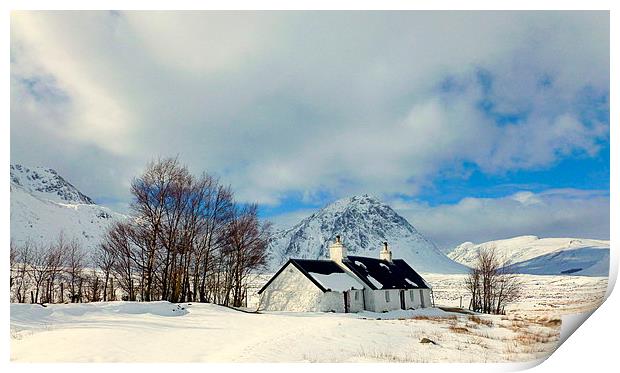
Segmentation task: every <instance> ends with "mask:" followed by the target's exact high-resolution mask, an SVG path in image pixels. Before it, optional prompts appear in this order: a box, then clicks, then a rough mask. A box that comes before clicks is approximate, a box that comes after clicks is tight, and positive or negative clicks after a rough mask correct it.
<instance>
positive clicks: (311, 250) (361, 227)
mask: <svg viewBox="0 0 620 373" xmlns="http://www.w3.org/2000/svg"><path fill="white" fill-rule="evenodd" d="M336 235H340V236H341V238H342V241H343V243H344V245H345V247H346V249H347V252H348V253H349V254H350V255H360V256H370V257H378V255H379V250H380V248H381V243H382V242H385V241H387V242H388V243H389V245H390V247H391V250H392V252H393V255H394V258H402V259H405V260H406V261H407V262H408V263H409V264H410V265H411V266H412V267H413V268H415V269H416V270H417V271H421V272H436V273H464V272H465V271H466V270H467V268H466V267H465V266H463V265H461V264H459V263H456V262H454V261H452V260H450V259H449V258H448V257H447V256H446V255H445V254H443V253H442V252H441V251H440V250H439V249H438V248H437V247H436V246H435V244H433V243H432V242H431V241H430V240H428V239H427V238H425V237H424V236H423V235H422V234H420V233H419V232H418V231H417V230H416V229H415V228H414V227H413V226H412V225H411V224H410V223H409V222H408V221H407V220H406V219H405V218H403V217H402V216H400V215H398V214H397V213H396V212H395V211H394V210H393V209H392V208H391V207H390V206H388V205H386V204H384V203H382V202H381V201H379V200H378V199H377V198H374V197H371V196H369V195H366V194H365V195H361V196H354V197H350V198H344V199H341V200H338V201H336V202H334V203H332V204H330V205H328V206H326V207H324V208H322V209H320V210H319V211H317V212H315V213H314V214H312V215H310V216H308V217H306V218H305V219H303V220H301V221H300V222H299V223H297V224H295V225H294V226H293V227H291V228H289V229H285V230H282V231H279V232H276V233H275V234H274V235H273V236H272V237H271V242H270V245H269V251H270V254H271V258H272V260H271V267H272V269H273V268H277V267H278V266H280V265H281V264H282V263H284V262H286V261H287V260H288V259H289V258H302V259H327V258H328V253H329V250H328V248H329V245H330V243H331V242H332V241H333V240H334V239H335V238H336Z"/></svg>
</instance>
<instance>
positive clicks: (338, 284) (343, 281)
mask: <svg viewBox="0 0 620 373" xmlns="http://www.w3.org/2000/svg"><path fill="white" fill-rule="evenodd" d="M308 273H309V274H310V276H312V277H314V279H315V280H317V281H318V282H320V283H321V285H323V287H324V288H325V289H327V290H331V291H345V290H351V289H360V290H361V289H364V285H362V284H360V283H359V282H358V281H356V280H355V279H354V278H353V277H351V276H349V275H348V274H346V273H344V272H343V273H331V274H329V275H324V274H321V273H315V272H308Z"/></svg>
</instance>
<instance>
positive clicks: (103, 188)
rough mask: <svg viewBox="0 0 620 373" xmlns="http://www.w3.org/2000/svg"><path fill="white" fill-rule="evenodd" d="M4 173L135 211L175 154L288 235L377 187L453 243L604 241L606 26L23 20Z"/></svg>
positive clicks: (601, 17)
mask: <svg viewBox="0 0 620 373" xmlns="http://www.w3.org/2000/svg"><path fill="white" fill-rule="evenodd" d="M11 26H12V29H11V30H12V31H11V162H14V163H23V164H26V165H32V166H34V165H43V166H48V167H53V168H55V169H57V170H58V171H59V172H60V173H61V174H62V175H65V176H66V177H67V178H68V179H69V180H71V181H72V182H73V183H74V184H75V185H77V186H78V187H79V188H80V189H81V190H82V191H83V192H84V193H86V194H88V195H90V196H91V197H93V198H94V199H95V200H96V201H98V202H99V203H102V204H104V205H107V206H109V207H111V208H114V209H117V210H120V211H124V210H126V208H127V203H128V201H129V198H130V196H129V192H128V185H129V181H130V180H131V177H133V176H135V175H136V174H138V173H139V172H140V170H141V168H142V167H143V166H144V164H145V163H146V162H147V161H148V160H150V159H152V158H154V157H157V156H175V155H179V157H180V159H181V160H182V161H183V162H185V163H186V164H187V165H188V166H189V167H190V169H191V170H193V171H194V172H201V171H203V170H207V171H208V172H210V173H212V174H215V175H218V176H219V177H220V178H221V180H222V181H223V182H224V183H227V184H228V183H229V184H231V186H232V187H233V189H234V190H235V193H236V196H237V198H238V199H239V200H241V201H246V202H250V201H255V202H258V203H259V204H260V205H261V212H262V216H264V217H265V218H269V219H270V220H273V221H274V222H275V223H276V224H277V225H278V226H281V227H284V226H287V225H289V224H292V223H294V222H296V221H298V220H299V219H300V218H301V217H303V216H305V215H307V214H309V213H311V212H312V211H314V210H316V209H317V208H320V207H322V206H324V205H325V204H327V203H329V202H332V201H334V200H336V199H339V198H343V197H346V196H350V195H354V194H360V193H370V194H373V195H375V196H377V197H379V198H381V199H383V200H384V201H386V202H387V203H389V204H391V205H392V206H393V207H394V208H396V209H397V211H398V212H399V213H401V214H403V215H404V216H405V217H407V218H408V219H409V220H410V221H411V222H412V223H413V224H414V226H416V227H417V228H418V229H419V230H420V231H422V232H423V233H424V234H426V235H427V236H429V237H430V238H431V239H433V240H434V241H435V242H437V244H438V245H439V246H441V247H448V246H451V245H454V244H457V243H460V242H462V241H468V240H469V241H476V242H478V241H482V240H489V239H497V238H505V237H509V236H515V235H520V234H537V235H540V236H558V235H562V236H583V237H586V236H587V237H597V238H608V237H609V126H610V123H609V18H608V13H607V12H374V13H373V12H245V13H231V12H125V11H121V12H36V13H35V12H16V13H13V14H12V18H11Z"/></svg>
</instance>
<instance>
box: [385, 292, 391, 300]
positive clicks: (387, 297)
mask: <svg viewBox="0 0 620 373" xmlns="http://www.w3.org/2000/svg"><path fill="white" fill-rule="evenodd" d="M385 301H386V302H388V303H389V302H390V292H389V291H387V290H386V291H385Z"/></svg>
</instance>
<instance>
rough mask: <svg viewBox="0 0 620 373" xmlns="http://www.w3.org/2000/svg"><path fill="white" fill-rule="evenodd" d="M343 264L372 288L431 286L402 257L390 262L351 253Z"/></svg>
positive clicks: (424, 287)
mask: <svg viewBox="0 0 620 373" xmlns="http://www.w3.org/2000/svg"><path fill="white" fill-rule="evenodd" d="M343 264H344V265H346V266H347V268H349V269H350V270H351V272H353V274H354V275H355V276H357V277H358V278H359V279H360V280H362V281H363V282H364V283H365V284H366V285H368V287H370V288H371V289H427V288H429V285H428V284H427V283H426V282H425V281H424V279H423V278H422V276H420V275H419V274H418V273H417V272H416V271H415V270H414V269H413V268H411V267H410V266H409V265H408V264H407V262H405V261H404V260H402V259H394V260H393V261H391V262H388V261H386V260H382V259H378V258H367V257H363V256H351V255H350V256H347V259H346V260H343ZM360 264H362V265H360ZM386 269H387V271H386Z"/></svg>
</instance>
